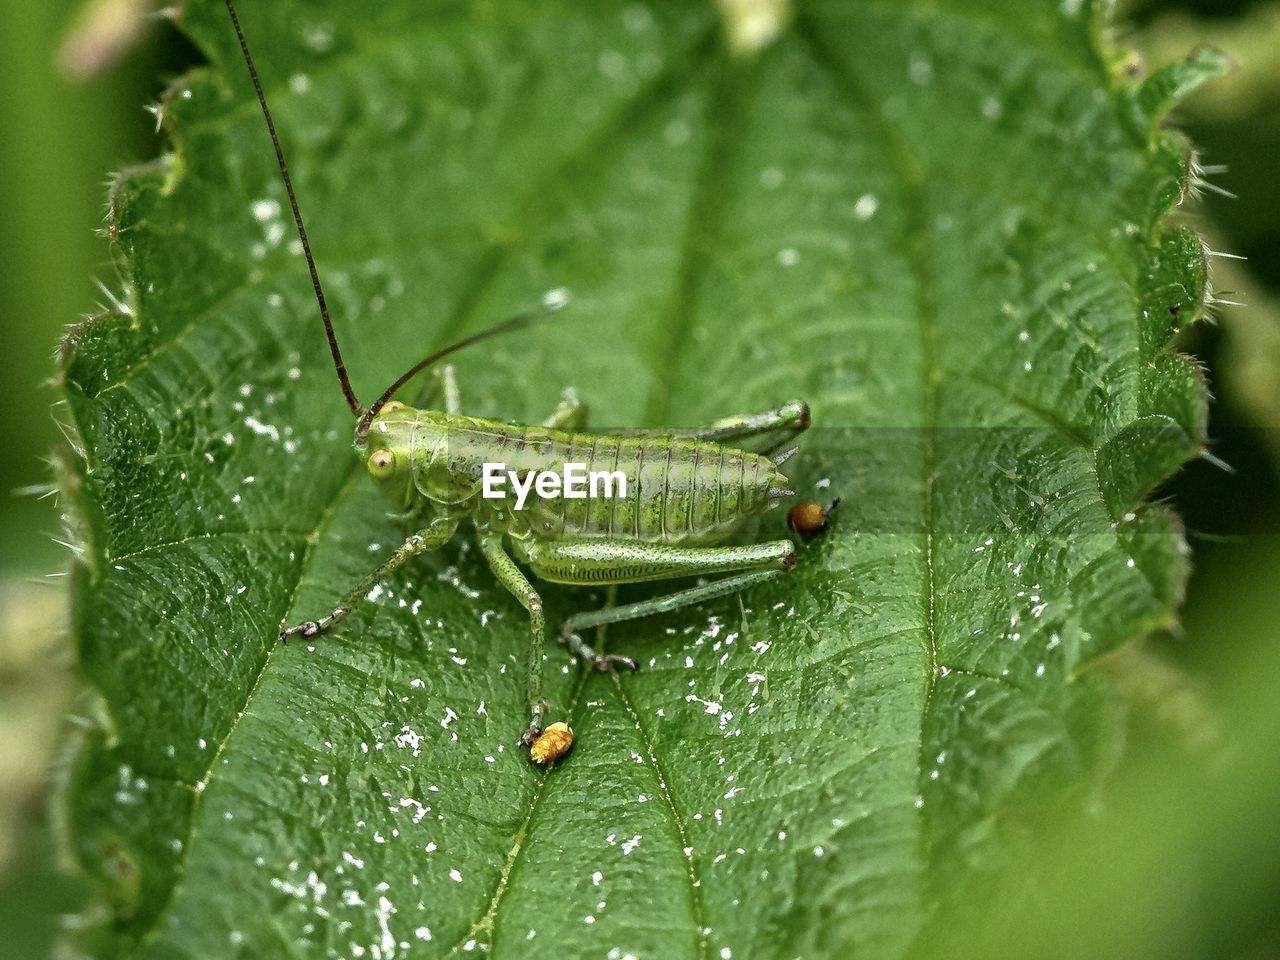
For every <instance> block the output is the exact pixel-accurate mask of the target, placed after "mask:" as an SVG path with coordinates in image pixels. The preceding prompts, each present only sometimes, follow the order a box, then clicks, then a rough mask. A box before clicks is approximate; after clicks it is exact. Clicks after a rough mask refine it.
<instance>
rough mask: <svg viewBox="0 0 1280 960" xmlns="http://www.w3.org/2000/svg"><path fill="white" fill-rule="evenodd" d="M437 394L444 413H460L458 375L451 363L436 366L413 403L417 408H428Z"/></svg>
mask: <svg viewBox="0 0 1280 960" xmlns="http://www.w3.org/2000/svg"><path fill="white" fill-rule="evenodd" d="M437 396H439V397H440V399H441V400H442V401H443V402H444V411H445V413H449V414H454V415H455V416H456V415H458V414H461V413H462V394H461V393H460V392H459V390H458V375H457V373H456V371H455V370H454V369H453V364H452V363H446V364H445V365H444V366H443V367H437V368H436V370H435V371H433V375H432V376H431V378H430V379H429V380H427V382H426V383H425V384H424V385H423V387H422V389H421V390H419V391H418V395H417V396H416V397H414V400H413V405H414V406H415V407H417V408H418V409H420V410H421V409H424V408H425V409H429V408H430V407H431V406H432V404H434V403H435V401H436V397H437Z"/></svg>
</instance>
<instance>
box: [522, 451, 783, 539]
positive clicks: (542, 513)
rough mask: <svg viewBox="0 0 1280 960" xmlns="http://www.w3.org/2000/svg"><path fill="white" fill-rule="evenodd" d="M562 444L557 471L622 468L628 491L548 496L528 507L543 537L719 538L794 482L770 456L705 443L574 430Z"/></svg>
mask: <svg viewBox="0 0 1280 960" xmlns="http://www.w3.org/2000/svg"><path fill="white" fill-rule="evenodd" d="M555 446H556V447H557V448H558V449H556V450H555V453H554V456H556V457H558V458H560V459H558V462H557V463H556V464H555V465H554V466H553V467H552V468H553V469H558V468H559V466H560V464H562V463H565V462H570V463H583V464H585V465H586V470H587V472H588V474H591V473H602V474H603V473H614V472H618V473H621V474H622V476H624V477H625V478H626V488H627V489H626V493H627V495H626V496H625V497H620V496H617V493H618V489H617V487H616V485H615V489H614V490H613V493H614V496H613V497H605V496H594V497H593V496H588V497H586V498H585V499H565V498H560V499H555V500H540V501H539V502H538V503H536V504H533V505H530V506H529V507H526V509H530V508H531V509H532V510H533V514H534V515H533V520H534V522H533V524H532V526H533V529H534V530H535V531H536V532H538V533H539V534H541V535H543V536H587V537H609V538H613V539H625V540H640V541H643V542H648V543H697V542H711V541H714V540H717V539H719V538H720V537H721V536H723V535H724V534H726V533H728V532H729V531H731V530H733V529H734V528H735V527H736V526H738V525H739V524H740V523H741V522H742V521H743V520H744V519H745V518H746V517H749V516H751V515H752V514H755V513H759V512H760V511H762V510H764V509H765V508H766V507H767V506H768V504H769V501H770V497H769V489H770V488H771V487H772V488H777V487H780V486H784V485H785V483H786V480H785V478H783V477H781V476H779V474H778V471H777V467H776V466H775V465H774V463H773V462H772V461H771V460H769V458H767V457H764V456H761V455H759V454H754V453H748V452H746V451H743V450H734V449H731V448H728V447H723V446H720V445H719V444H715V443H707V442H704V441H699V440H684V439H675V438H672V437H617V436H608V435H600V436H594V435H591V434H569V435H566V437H565V442H564V445H563V446H561V444H560V443H557V444H555ZM597 491H598V492H603V485H601V486H599V487H597Z"/></svg>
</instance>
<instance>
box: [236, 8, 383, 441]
mask: <svg viewBox="0 0 1280 960" xmlns="http://www.w3.org/2000/svg"><path fill="white" fill-rule="evenodd" d="M226 3H227V13H229V14H231V25H232V26H233V27H235V28H236V38H237V39H238V40H239V41H240V52H241V53H243V54H244V63H245V66H246V67H248V68H249V78H250V79H251V80H252V81H253V89H254V90H255V91H256V92H257V94H258V104H259V105H260V106H261V107H262V116H263V118H264V119H265V120H266V121H267V131H268V132H269V133H270V134H271V145H272V146H273V147H275V151H276V163H277V164H279V166H280V177H281V179H283V180H284V191H285V193H286V194H288V195H289V206H290V208H292V210H293V223H294V226H296V227H297V228H298V239H299V240H301V241H302V252H303V254H305V255H306V258H307V268H308V269H309V270H310V271H311V286H312V287H313V288H314V289H315V292H316V303H317V304H319V305H320V319H321V320H323V321H324V332H325V336H327V337H328V338H329V352H330V353H331V354H333V366H334V369H335V370H336V371H337V373H338V382H339V383H341V384H342V395H343V397H345V398H346V401H347V406H348V407H350V408H351V412H352V413H353V414H354V415H355V416H357V417H358V416H360V415H361V414H362V413H363V412H364V411H363V409H362V408H361V406H360V401H359V400H357V399H356V394H355V391H354V390H352V389H351V380H350V379H349V378H348V377H347V366H346V364H345V363H343V362H342V351H341V350H340V349H339V348H338V337H337V335H336V334H335V333H334V332H333V322H332V321H331V320H330V319H329V305H328V304H327V303H326V302H325V299H324V288H323V287H321V286H320V274H319V273H317V272H316V261H315V258H314V257H312V256H311V242H310V241H309V240H308V239H307V228H306V227H305V226H303V224H302V213H301V211H299V210H298V198H297V197H296V196H295V195H294V193H293V181H292V180H291V179H290V178H289V167H288V166H287V165H286V164H285V162H284V150H282V149H281V147H280V137H279V136H277V135H276V125H275V121H274V120H272V119H271V109H270V108H269V107H268V106H267V97H266V94H265V93H263V92H262V81H261V80H259V79H258V70H257V68H256V67H255V66H254V65H253V57H252V56H250V55H249V44H248V41H246V40H245V38H244V31H243V30H241V29H240V18H239V17H237V16H236V8H235V6H234V5H233V4H232V2H231V0H226ZM379 405H380V404H375V409H376V407H377V406H379ZM366 419H367V418H366ZM364 422H365V421H362V423H364Z"/></svg>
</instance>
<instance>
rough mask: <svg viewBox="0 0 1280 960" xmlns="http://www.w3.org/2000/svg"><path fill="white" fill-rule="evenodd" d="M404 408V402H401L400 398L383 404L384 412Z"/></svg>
mask: <svg viewBox="0 0 1280 960" xmlns="http://www.w3.org/2000/svg"><path fill="white" fill-rule="evenodd" d="M403 409H404V404H403V403H401V402H400V401H399V400H391V401H389V402H387V403H385V404H383V405H382V412H383V413H390V412H391V411H393V410H403Z"/></svg>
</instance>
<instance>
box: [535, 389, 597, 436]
mask: <svg viewBox="0 0 1280 960" xmlns="http://www.w3.org/2000/svg"><path fill="white" fill-rule="evenodd" d="M542 425H543V426H544V427H546V428H547V429H549V430H581V429H583V428H584V427H585V426H586V425H587V405H586V404H585V403H584V402H583V401H582V400H580V399H579V398H578V392H577V391H576V390H574V389H573V387H565V388H564V389H563V390H562V391H560V405H559V406H558V407H556V409H555V413H553V414H551V416H549V417H547V419H545V420H543V421H542Z"/></svg>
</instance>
